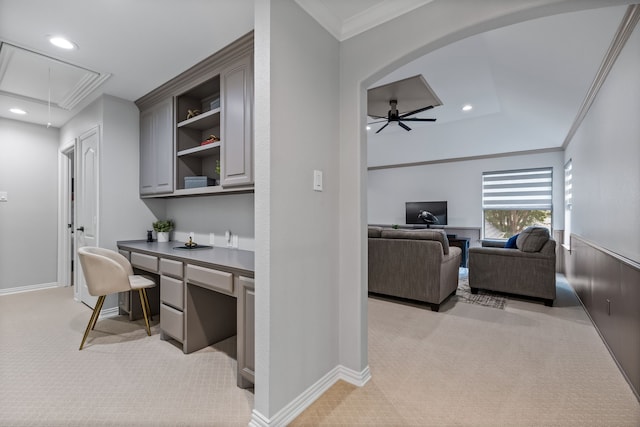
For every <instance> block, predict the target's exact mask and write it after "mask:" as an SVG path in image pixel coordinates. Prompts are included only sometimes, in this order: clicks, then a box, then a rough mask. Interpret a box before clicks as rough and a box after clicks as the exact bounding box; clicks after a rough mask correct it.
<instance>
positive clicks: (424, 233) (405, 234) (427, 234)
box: [380, 229, 449, 255]
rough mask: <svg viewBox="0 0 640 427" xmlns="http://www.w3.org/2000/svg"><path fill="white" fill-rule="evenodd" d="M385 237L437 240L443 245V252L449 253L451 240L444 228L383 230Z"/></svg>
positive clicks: (383, 236) (382, 234)
mask: <svg viewBox="0 0 640 427" xmlns="http://www.w3.org/2000/svg"><path fill="white" fill-rule="evenodd" d="M380 237H382V238H383V239H408V240H435V241H437V242H440V244H441V245H442V252H443V253H444V254H445V255H448V254H449V240H448V239H447V233H445V231H444V230H434V229H429V230H387V229H384V230H382V233H381V236H380Z"/></svg>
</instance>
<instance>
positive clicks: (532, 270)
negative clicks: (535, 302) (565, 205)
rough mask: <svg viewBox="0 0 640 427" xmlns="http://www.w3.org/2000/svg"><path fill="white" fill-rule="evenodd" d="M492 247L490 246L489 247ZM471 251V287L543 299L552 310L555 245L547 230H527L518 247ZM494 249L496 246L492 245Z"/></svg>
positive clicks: (554, 286) (536, 228) (530, 228)
mask: <svg viewBox="0 0 640 427" xmlns="http://www.w3.org/2000/svg"><path fill="white" fill-rule="evenodd" d="M486 246H489V247H486ZM491 246H492V243H483V247H481V248H471V249H469V287H470V288H471V292H472V293H477V292H478V289H485V290H490V291H499V292H505V293H509V294H515V295H522V296H527V297H534V298H540V299H543V300H544V303H545V305H547V306H549V307H551V306H552V305H553V301H554V300H555V299H556V242H555V240H553V239H551V238H550V236H549V230H547V229H546V228H544V227H528V228H526V229H525V230H523V231H522V232H521V233H520V234H519V235H518V237H517V239H516V246H517V247H516V248H512V249H508V248H504V243H501V246H502V247H491ZM493 246H495V243H493Z"/></svg>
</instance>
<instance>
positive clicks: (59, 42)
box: [49, 36, 78, 50]
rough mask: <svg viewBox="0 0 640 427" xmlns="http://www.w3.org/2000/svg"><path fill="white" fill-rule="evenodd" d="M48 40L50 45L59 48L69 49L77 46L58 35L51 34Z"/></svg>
mask: <svg viewBox="0 0 640 427" xmlns="http://www.w3.org/2000/svg"><path fill="white" fill-rule="evenodd" d="M49 41H50V42H51V44H52V45H54V46H57V47H59V48H61V49H67V50H71V49H77V48H78V45H76V44H75V43H73V42H71V41H69V40H67V39H65V38H64V37H60V36H51V37H49Z"/></svg>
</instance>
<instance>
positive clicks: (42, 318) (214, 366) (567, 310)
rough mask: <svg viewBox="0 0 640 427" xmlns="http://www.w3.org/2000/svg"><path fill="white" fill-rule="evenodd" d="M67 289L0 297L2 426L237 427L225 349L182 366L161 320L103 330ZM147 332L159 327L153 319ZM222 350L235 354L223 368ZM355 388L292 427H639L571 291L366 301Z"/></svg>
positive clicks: (629, 398)
mask: <svg viewBox="0 0 640 427" xmlns="http://www.w3.org/2000/svg"><path fill="white" fill-rule="evenodd" d="M72 292H73V291H72V289H71V288H56V289H49V290H41V291H34V292H27V293H23V294H15V295H5V296H0V426H2V427H21V426H46V427H59V426H139V427H147V426H196V427H197V426H225V427H226V426H240V425H242V426H246V425H247V424H248V422H249V421H250V418H251V410H252V408H253V394H252V392H251V391H247V390H242V389H239V388H237V387H236V385H235V382H236V377H235V367H236V362H235V360H234V359H233V356H234V354H233V353H234V350H233V349H234V348H235V341H234V340H233V339H230V340H227V341H225V342H224V343H221V345H219V346H216V347H215V348H214V347H209V348H206V349H204V350H202V351H199V352H196V353H193V354H190V355H184V354H183V353H182V351H181V350H180V349H179V348H177V347H176V346H175V345H172V344H171V343H169V342H165V341H161V340H160V338H159V333H158V326H157V323H155V324H154V326H153V328H152V333H153V335H152V336H151V337H147V336H146V333H145V332H144V326H143V323H142V321H137V322H133V323H132V322H129V321H128V320H126V319H125V318H123V317H119V318H114V319H105V320H100V321H99V322H98V325H97V327H96V331H94V332H92V333H91V335H90V337H89V339H88V343H87V345H86V347H85V349H83V350H82V351H78V349H77V348H78V345H79V344H80V339H81V337H82V333H83V331H84V328H85V326H86V322H87V321H88V319H89V316H90V314H91V311H90V309H88V308H87V307H86V306H84V305H83V304H80V303H77V302H75V301H73V294H72ZM155 320H156V322H157V320H158V319H157V318H156V319H155ZM227 353H229V354H230V355H231V356H232V357H230V356H229V355H228V354H227ZM369 363H370V368H371V372H372V380H371V381H369V383H367V384H366V385H365V386H364V387H361V388H358V387H353V386H352V385H350V384H347V383H343V382H340V383H338V384H336V385H334V386H333V387H332V388H331V389H330V390H329V391H328V392H327V393H325V395H323V396H322V397H321V398H320V399H319V400H318V401H316V402H315V403H314V404H313V405H312V406H311V407H310V408H308V409H307V410H306V411H305V412H303V414H301V415H300V416H299V417H298V418H297V419H296V420H295V421H294V422H293V423H292V425H294V426H318V425H324V426H357V425H370V426H534V425H535V426H638V425H640V405H639V404H638V401H637V400H636V398H635V396H634V395H633V393H632V392H631V389H630V388H629V386H628V385H627V383H626V382H625V380H624V378H623V377H622V374H621V373H620V371H619V370H618V368H617V367H616V365H615V363H614V361H613V360H612V358H611V356H610V355H609V353H608V351H607V350H606V348H605V347H604V344H603V343H602V341H601V340H600V338H599V336H598V335H597V333H596V331H595V329H594V328H593V325H592V324H591V322H590V321H589V320H588V318H587V317H586V314H585V313H584V311H583V310H582V308H581V306H580V305H579V303H578V301H577V300H576V298H575V295H574V294H573V292H572V291H571V290H570V289H569V288H568V285H567V284H566V283H564V282H562V281H560V282H559V287H558V300H557V303H556V305H555V306H554V307H551V308H550V307H545V306H544V305H542V304H541V303H537V302H527V301H522V300H517V299H513V300H512V299H507V302H506V305H505V308H504V310H496V309H494V308H489V307H483V306H480V305H477V304H463V303H460V302H459V301H456V300H455V299H453V298H450V299H449V300H448V301H447V302H446V303H444V304H443V305H442V306H441V308H440V312H439V313H434V312H432V311H431V310H429V309H428V308H424V307H412V306H408V305H403V304H397V303H394V302H388V301H384V300H377V299H372V298H370V299H369Z"/></svg>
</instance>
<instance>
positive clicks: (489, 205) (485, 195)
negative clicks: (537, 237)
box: [482, 168, 553, 239]
mask: <svg viewBox="0 0 640 427" xmlns="http://www.w3.org/2000/svg"><path fill="white" fill-rule="evenodd" d="M552 183H553V169H552V168H540V169H521V170H513V171H499V172H484V173H483V174H482V212H483V226H484V230H483V235H484V238H485V239H506V238H508V237H510V236H513V235H514V234H517V233H519V232H520V231H522V230H523V229H525V228H526V227H529V226H532V225H536V226H543V227H547V228H549V231H551V214H552V200H553V199H552V187H553V185H552Z"/></svg>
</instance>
